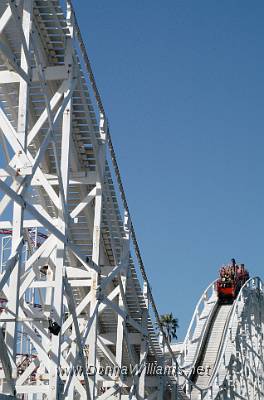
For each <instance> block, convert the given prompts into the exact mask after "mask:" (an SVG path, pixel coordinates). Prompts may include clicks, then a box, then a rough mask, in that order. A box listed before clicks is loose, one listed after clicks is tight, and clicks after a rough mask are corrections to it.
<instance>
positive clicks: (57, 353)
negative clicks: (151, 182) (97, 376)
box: [49, 38, 72, 400]
mask: <svg viewBox="0 0 264 400" xmlns="http://www.w3.org/2000/svg"><path fill="white" fill-rule="evenodd" d="M69 40H70V38H67V42H66V49H67V52H66V55H65V63H66V64H68V67H69V70H71V74H70V76H69V79H71V77H72V68H71V65H72V50H71V47H70V46H69V45H67V43H68V42H69ZM68 92H69V90H68ZM68 92H65V94H64V97H65V98H67V96H68V94H69V93H68ZM71 134H72V99H71V98H70V100H69V102H68V104H67V106H66V108H65V110H64V113H63V121H62V140H61V164H60V169H61V176H62V188H61V195H60V202H61V210H60V212H59V215H58V228H59V229H60V231H61V232H62V233H63V234H66V233H67V227H68V220H66V221H65V220H64V215H65V213H66V216H68V213H67V210H68V207H67V199H68V185H69V156H70V140H71ZM63 203H64V204H63ZM65 251H66V244H65V243H63V242H61V241H60V240H57V248H56V250H55V254H54V255H55V257H54V261H53V262H54V265H55V271H54V281H55V288H54V296H53V306H52V311H53V315H54V317H53V319H54V321H55V322H57V323H58V324H59V325H60V326H62V322H63V319H62V318H63V288H64V283H63V279H64V277H65ZM60 360H61V332H60V334H59V335H58V336H56V335H52V337H51V357H50V387H49V399H51V400H57V398H58V396H59V395H60V388H59V377H58V368H59V367H60Z"/></svg>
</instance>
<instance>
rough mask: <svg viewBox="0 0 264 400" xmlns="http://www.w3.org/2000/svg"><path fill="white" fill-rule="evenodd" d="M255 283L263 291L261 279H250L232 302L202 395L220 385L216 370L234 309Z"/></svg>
mask: <svg viewBox="0 0 264 400" xmlns="http://www.w3.org/2000/svg"><path fill="white" fill-rule="evenodd" d="M255 282H257V285H256V286H257V288H258V289H260V290H261V291H263V283H262V281H261V279H260V278H259V277H253V278H250V279H249V280H248V281H247V282H246V283H245V284H244V285H243V286H242V288H241V289H240V291H239V294H238V296H237V298H236V300H235V302H234V304H233V306H232V311H231V313H230V314H229V317H228V319H227V322H226V325H225V328H224V332H223V335H222V339H221V343H220V348H219V351H218V355H217V358H216V362H215V365H214V368H213V372H212V376H211V379H210V381H209V386H208V387H207V388H204V389H203V393H205V394H208V391H212V390H213V386H214V385H215V384H216V383H217V386H218V387H219V388H220V386H221V384H219V383H218V382H216V381H217V379H218V376H217V374H218V370H219V368H220V366H221V362H222V359H223V356H224V354H225V352H226V348H227V344H228V331H229V330H230V329H232V327H233V324H234V319H235V316H236V309H237V307H238V305H239V302H240V301H242V298H243V295H244V292H245V289H246V288H250V287H251V284H252V283H254V284H255Z"/></svg>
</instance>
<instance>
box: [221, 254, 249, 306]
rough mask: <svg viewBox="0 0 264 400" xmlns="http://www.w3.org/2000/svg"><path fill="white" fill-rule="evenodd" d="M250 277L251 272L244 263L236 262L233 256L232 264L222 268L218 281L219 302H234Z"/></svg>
mask: <svg viewBox="0 0 264 400" xmlns="http://www.w3.org/2000/svg"><path fill="white" fill-rule="evenodd" d="M248 279H249V273H248V271H247V270H246V269H245V266H244V264H236V261H235V259H234V258H233V259H232V260H231V264H229V265H225V266H224V267H222V268H221V269H220V277H219V279H218V280H217V282H216V290H217V295H218V300H219V302H220V303H230V302H231V303H232V302H233V301H234V300H235V298H236V297H237V295H238V293H239V291H240V289H241V287H242V286H243V285H244V283H246V281H247V280H248Z"/></svg>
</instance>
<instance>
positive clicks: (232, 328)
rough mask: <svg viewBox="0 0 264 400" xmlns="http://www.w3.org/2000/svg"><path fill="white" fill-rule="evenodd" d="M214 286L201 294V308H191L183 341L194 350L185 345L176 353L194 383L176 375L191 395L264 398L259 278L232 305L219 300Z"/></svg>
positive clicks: (263, 301) (263, 302)
mask: <svg viewBox="0 0 264 400" xmlns="http://www.w3.org/2000/svg"><path fill="white" fill-rule="evenodd" d="M213 286H214V284H212V285H210V287H211V289H212V294H211V297H209V298H208V299H207V301H201V299H200V301H199V303H198V305H199V304H201V303H203V304H204V310H203V312H202V313H200V314H197V309H196V311H195V313H194V315H195V316H196V317H195V318H193V319H192V322H191V324H190V328H189V330H188V332H187V337H186V339H185V342H184V343H185V346H186V343H189V346H188V348H189V349H192V348H195V349H196V350H195V351H191V353H189V354H188V352H187V354H186V347H184V348H183V350H182V353H181V355H180V358H179V364H180V367H181V368H183V369H185V370H186V369H187V368H186V367H188V377H189V379H190V380H191V381H192V382H193V385H192V384H190V382H188V383H187V384H186V383H185V382H184V379H183V378H181V379H180V384H181V385H182V389H183V390H184V392H185V393H186V395H187V396H188V398H189V399H192V400H198V399H208V400H212V399H244V400H251V399H252V400H253V399H259V400H260V399H263V397H264V390H263V388H264V387H263V372H264V371H263V351H264V347H263V331H262V330H263V323H264V295H263V283H262V281H261V280H260V279H259V278H251V279H249V280H248V281H247V283H246V284H245V285H244V286H243V288H242V289H241V290H240V293H239V295H238V297H237V299H236V301H235V302H234V303H233V305H218V304H217V302H216V301H215V299H216V295H215V292H214V289H213ZM210 287H209V288H210ZM202 298H204V296H202ZM208 303H209V304H210V303H211V306H209V305H208ZM201 326H202V328H201ZM191 330H193V332H194V334H193V335H192V336H190V331H191Z"/></svg>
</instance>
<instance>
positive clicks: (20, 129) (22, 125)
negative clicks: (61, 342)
mask: <svg viewBox="0 0 264 400" xmlns="http://www.w3.org/2000/svg"><path fill="white" fill-rule="evenodd" d="M31 18H32V0H25V1H24V4H23V12H22V28H23V32H24V36H25V41H26V43H25V44H26V46H27V49H28V51H29V49H30V33H31ZM20 68H21V69H22V70H23V71H24V74H25V75H26V76H27V77H28V76H29V74H30V65H28V61H27V57H26V54H25V49H24V46H23V44H21V61H20ZM28 82H29V79H27V81H25V80H24V79H22V78H20V83H19V103H18V126H17V136H18V140H19V141H20V143H21V146H22V148H23V150H24V151H26V148H27V131H28V113H27V109H28V97H29V84H28ZM18 160H19V157H17V163H16V168H21V167H23V166H24V165H23V164H20V163H19V161H18ZM23 218H24V210H23V208H22V207H21V206H20V205H18V204H17V203H14V206H13V223H12V251H14V249H15V247H16V246H17V243H18V242H19V241H20V240H21V238H22V237H23ZM21 268H22V248H20V251H19V254H18V258H17V263H16V265H15V267H14V269H13V271H12V273H11V275H10V286H9V302H8V307H9V310H10V312H11V313H13V315H15V316H17V315H18V307H19V287H20V275H21ZM14 288H15V290H14ZM6 344H7V347H8V349H9V352H10V354H11V355H12V357H13V363H14V364H13V365H15V363H16V352H17V321H14V322H9V323H7V324H6ZM16 372H17V371H16V368H14V367H13V375H14V376H15V375H16Z"/></svg>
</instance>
